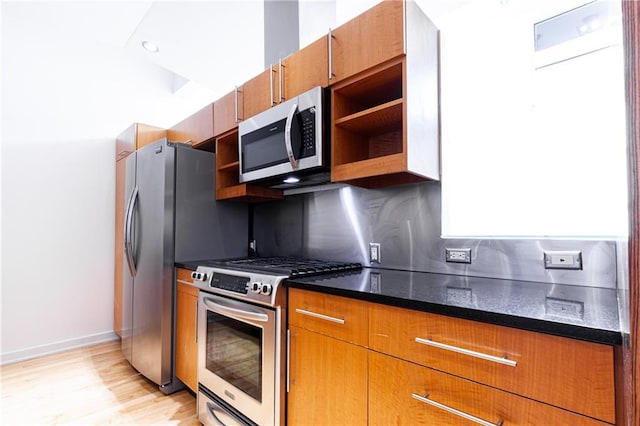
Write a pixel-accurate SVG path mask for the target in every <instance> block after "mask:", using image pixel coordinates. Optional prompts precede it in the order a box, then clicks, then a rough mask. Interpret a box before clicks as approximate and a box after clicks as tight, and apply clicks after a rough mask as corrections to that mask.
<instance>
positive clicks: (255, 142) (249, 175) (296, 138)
mask: <svg viewBox="0 0 640 426" xmlns="http://www.w3.org/2000/svg"><path fill="white" fill-rule="evenodd" d="M323 102H324V91H323V89H322V87H315V88H313V89H311V90H309V91H307V92H305V93H303V94H301V95H298V96H296V97H295V98H292V99H289V100H287V101H286V102H283V103H281V104H279V105H277V106H275V107H272V108H270V109H268V110H266V111H264V112H261V113H260V114H257V115H255V116H253V117H251V118H249V119H247V120H245V121H242V122H241V123H240V124H239V138H238V145H239V154H240V155H239V158H240V182H242V183H243V182H251V181H255V180H268V181H269V182H276V181H277V180H276V179H275V178H281V179H280V180H279V181H280V182H282V181H283V180H284V179H286V181H285V183H286V182H292V181H295V180H296V179H301V176H304V175H308V174H309V173H312V172H314V171H317V170H321V169H323V168H324V167H325V166H327V164H325V162H326V161H325V158H326V152H325V144H324V137H325V135H324V134H323V133H324V123H323V116H324V113H325V111H324V104H323Z"/></svg>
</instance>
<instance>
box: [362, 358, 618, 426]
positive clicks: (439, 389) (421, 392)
mask: <svg viewBox="0 0 640 426" xmlns="http://www.w3.org/2000/svg"><path fill="white" fill-rule="evenodd" d="M369 400H370V401H372V402H373V401H375V403H372V404H369V410H370V411H369V424H371V425H391V424H394V425H462V424H469V425H471V424H478V423H480V424H486V425H489V424H491V425H498V424H505V425H543V424H544V425H593V426H596V425H603V426H604V425H606V423H603V422H599V421H597V420H594V419H590V418H588V417H584V416H581V415H578V414H575V413H571V412H569V411H565V410H562V409H560V408H556V407H552V406H550V405H546V404H543V403H540V402H536V401H534V400H531V399H529V398H524V397H521V396H518V395H514V394H512V393H509V392H505V391H501V390H498V389H495V388H491V387H489V386H485V385H481V384H479V383H475V382H472V381H470V380H465V379H461V378H459V377H455V376H452V375H449V374H446V373H441V372H439V371H436V370H433V369H431V368H427V367H422V366H419V365H416V364H413V363H410V362H407V361H403V360H399V359H397V358H393V357H390V356H387V355H382V354H379V353H376V352H373V351H370V352H369ZM465 416H470V417H472V418H474V419H473V420H472V419H471V418H470V417H465ZM483 422H485V423H483Z"/></svg>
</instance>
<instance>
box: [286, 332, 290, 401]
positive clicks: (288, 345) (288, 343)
mask: <svg viewBox="0 0 640 426" xmlns="http://www.w3.org/2000/svg"><path fill="white" fill-rule="evenodd" d="M290 353H291V330H289V329H287V393H289V377H290V371H291V364H290V361H291V360H290V358H291V355H290Z"/></svg>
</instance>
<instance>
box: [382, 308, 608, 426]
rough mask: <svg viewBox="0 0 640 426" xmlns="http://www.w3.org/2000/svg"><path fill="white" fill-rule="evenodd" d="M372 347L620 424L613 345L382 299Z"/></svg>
mask: <svg viewBox="0 0 640 426" xmlns="http://www.w3.org/2000/svg"><path fill="white" fill-rule="evenodd" d="M369 316H370V335H369V344H370V346H371V349H374V350H376V351H379V352H383V353H387V354H391V355H394V356H397V357H400V358H403V359H407V360H410V361H413V362H416V363H418V364H422V365H425V366H429V367H432V368H435V369H437V370H440V371H445V372H448V373H452V374H455V375H457V376H461V377H464V378H468V379H471V380H474V381H477V382H480V383H484V384H488V385H490V386H494V387H497V388H500V389H504V390H507V391H510V392H514V393H517V394H520V395H524V396H527V397H530V398H533V399H536V400H538V401H542V402H546V403H549V404H552V405H556V406H559V407H563V408H566V409H568V410H572V411H576V412H578V413H581V414H585V415H588V416H591V417H595V418H598V419H601V420H604V421H607V422H610V423H613V422H615V403H614V372H613V365H614V363H613V347H611V346H607V345H600V344H595V343H589V342H583V341H578V340H573V339H567V338H562V337H557V336H550V335H545V334H541V333H534V332H529V331H524V330H518V329H513V328H508V327H501V326H496V325H491V324H483V323H478V322H475V321H469V320H463V319H458V318H451V317H446V316H443V315H435V314H429V313H424V312H417V311H412V310H408V309H401V308H395V307H390V306H383V305H377V304H371V305H370V312H369Z"/></svg>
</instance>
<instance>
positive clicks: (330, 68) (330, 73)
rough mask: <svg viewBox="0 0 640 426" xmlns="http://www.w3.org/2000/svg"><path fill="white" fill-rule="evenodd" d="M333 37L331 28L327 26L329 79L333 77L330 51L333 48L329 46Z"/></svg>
mask: <svg viewBox="0 0 640 426" xmlns="http://www.w3.org/2000/svg"><path fill="white" fill-rule="evenodd" d="M334 38H335V37H334V36H333V32H332V31H331V28H329V34H327V51H328V52H327V56H328V57H329V58H328V59H329V61H328V63H329V67H328V68H329V81H331V80H333V77H335V74H334V73H333V60H332V58H331V57H332V56H333V55H332V51H333V49H332V48H331V44H332V42H333V39H334Z"/></svg>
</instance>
